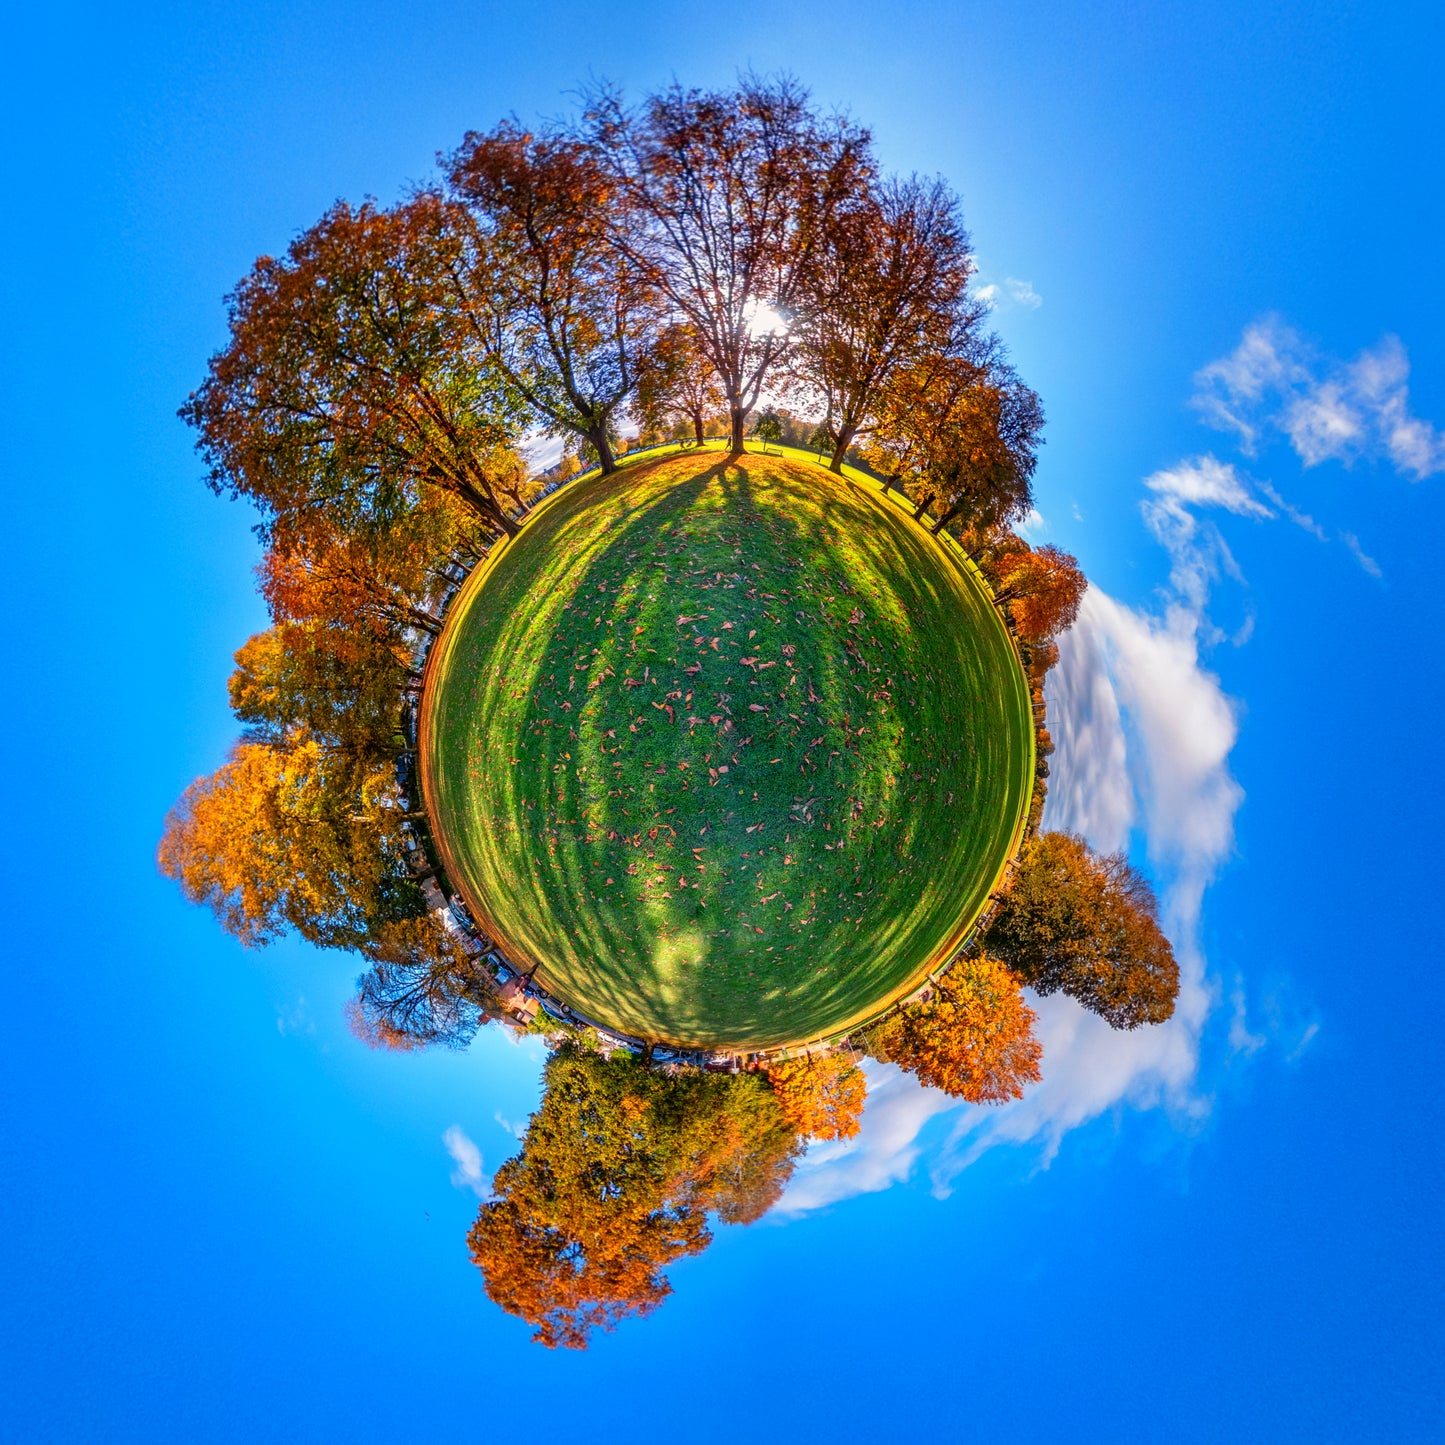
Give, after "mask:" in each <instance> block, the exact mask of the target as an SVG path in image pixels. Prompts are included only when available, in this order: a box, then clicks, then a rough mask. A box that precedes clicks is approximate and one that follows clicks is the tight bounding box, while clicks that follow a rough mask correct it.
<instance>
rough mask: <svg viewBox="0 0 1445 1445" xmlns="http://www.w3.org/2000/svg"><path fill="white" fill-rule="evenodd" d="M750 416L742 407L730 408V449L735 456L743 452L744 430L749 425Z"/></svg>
mask: <svg viewBox="0 0 1445 1445" xmlns="http://www.w3.org/2000/svg"><path fill="white" fill-rule="evenodd" d="M747 420H748V414H747V412H745V411H744V410H743V409H742V407H740V406H730V407H729V408H728V449H729V450H730V451H731V452H732V454H733V455H734V456H737V455H738V454H739V453H741V452H742V451H743V428H744V427H745V426H746V425H747Z"/></svg>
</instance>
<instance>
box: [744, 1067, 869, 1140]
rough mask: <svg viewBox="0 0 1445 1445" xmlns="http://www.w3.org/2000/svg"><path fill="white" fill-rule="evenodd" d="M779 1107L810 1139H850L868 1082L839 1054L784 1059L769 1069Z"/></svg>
mask: <svg viewBox="0 0 1445 1445" xmlns="http://www.w3.org/2000/svg"><path fill="white" fill-rule="evenodd" d="M768 1082H769V1083H770V1084H771V1085H772V1086H773V1093H774V1094H775V1095H776V1096H777V1100H778V1107H779V1108H780V1109H781V1110H782V1111H783V1118H785V1119H786V1120H787V1121H788V1123H789V1124H790V1125H792V1127H793V1128H794V1129H796V1130H797V1131H798V1133H799V1134H803V1135H806V1136H807V1137H808V1138H810V1139H851V1138H852V1137H853V1136H854V1135H855V1134H856V1133H857V1132H858V1125H859V1121H860V1120H861V1118H862V1116H863V1103H864V1100H865V1099H866V1098H867V1097H868V1084H867V1081H866V1080H865V1079H864V1077H863V1071H862V1070H861V1069H860V1068H858V1067H857V1065H855V1064H854V1063H853V1062H852V1061H851V1060H849V1059H846V1058H844V1057H843V1056H842V1055H840V1054H836V1053H832V1054H822V1055H818V1056H814V1055H812V1054H807V1055H804V1057H802V1058H800V1059H786V1060H784V1061H783V1062H782V1063H778V1064H774V1065H772V1067H771V1068H769V1070H768Z"/></svg>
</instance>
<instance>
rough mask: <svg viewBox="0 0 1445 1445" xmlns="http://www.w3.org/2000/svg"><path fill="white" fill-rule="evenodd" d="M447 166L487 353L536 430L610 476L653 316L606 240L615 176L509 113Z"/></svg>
mask: <svg viewBox="0 0 1445 1445" xmlns="http://www.w3.org/2000/svg"><path fill="white" fill-rule="evenodd" d="M447 169H448V183H449V186H450V190H451V194H452V195H453V196H454V197H455V198H456V199H457V200H458V201H459V203H460V204H461V206H462V207H463V208H464V210H465V211H466V213H467V215H468V216H469V217H470V219H471V221H472V223H473V227H474V230H473V232H472V235H471V240H470V244H469V247H468V252H467V259H466V263H465V264H464V265H463V266H462V267H460V268H459V269H458V273H457V274H458V284H459V287H460V290H461V293H462V295H463V296H464V298H465V302H466V304H467V305H468V306H469V307H470V308H471V311H472V314H473V316H474V317H475V318H476V320H477V324H478V326H479V327H480V328H481V330H482V331H483V333H484V334H485V336H486V339H487V345H488V347H489V349H490V350H491V352H492V353H493V354H494V355H495V357H496V358H497V361H498V364H499V365H500V366H501V367H502V369H503V370H504V371H505V373H506V375H507V377H508V379H509V380H510V381H511V382H512V384H513V385H514V386H515V388H516V389H517V391H518V392H519V393H520V394H521V395H522V396H523V397H524V398H525V399H526V401H527V403H528V405H529V406H530V407H531V409H532V411H533V412H534V413H535V415H536V416H537V418H538V419H539V420H540V421H541V422H542V423H543V425H544V426H546V427H547V428H548V429H550V430H551V431H552V432H553V433H554V434H561V435H568V434H571V435H575V436H578V437H581V438H582V439H584V440H585V442H586V443H587V445H588V447H590V448H591V450H592V451H593V452H594V453H595V455H596V456H597V458H598V460H599V462H600V463H601V466H602V471H603V472H604V473H609V472H612V471H613V470H615V468H616V462H615V460H614V458H613V451H612V441H611V433H612V432H613V431H614V430H615V422H616V419H617V417H618V416H619V413H620V409H621V408H622V407H623V405H624V403H625V402H626V401H627V399H628V397H629V396H630V395H631V394H632V392H633V389H634V387H635V385H636V381H637V367H638V357H639V354H640V353H642V352H643V351H644V350H645V349H646V342H647V338H648V336H649V334H650V332H651V330H652V326H653V320H654V307H653V306H652V304H651V300H652V298H651V293H650V290H649V288H648V286H646V285H645V284H644V282H643V278H642V276H641V274H640V272H639V270H638V268H637V266H636V265H635V263H634V262H633V261H632V260H630V259H629V257H628V255H627V252H626V249H625V248H619V247H618V246H616V245H614V244H613V225H612V215H611V213H612V211H613V209H614V207H615V204H616V198H615V196H614V188H615V183H614V182H613V180H612V179H611V178H610V177H609V175H608V174H607V172H606V170H605V169H604V167H603V166H602V164H601V162H600V160H599V158H598V156H597V153H596V151H595V150H594V149H593V148H592V147H591V146H590V145H588V144H587V143H586V142H585V141H584V140H583V139H581V138H580V137H579V136H576V135H573V134H568V133H567V132H565V131H563V130H560V129H555V128H554V129H550V130H543V131H538V132H531V131H525V130H523V129H522V128H521V127H520V126H519V125H518V124H517V122H516V121H515V120H508V121H504V122H503V123H502V124H501V125H499V126H497V127H496V129H495V130H492V131H490V132H488V133H487V134H485V135H482V134H477V133H475V132H473V133H471V134H469V135H468V136H467V138H466V139H465V140H464V141H463V143H462V145H461V147H460V148H459V149H458V150H457V151H456V153H455V154H454V155H453V156H452V157H451V158H450V160H449V161H448V165H447Z"/></svg>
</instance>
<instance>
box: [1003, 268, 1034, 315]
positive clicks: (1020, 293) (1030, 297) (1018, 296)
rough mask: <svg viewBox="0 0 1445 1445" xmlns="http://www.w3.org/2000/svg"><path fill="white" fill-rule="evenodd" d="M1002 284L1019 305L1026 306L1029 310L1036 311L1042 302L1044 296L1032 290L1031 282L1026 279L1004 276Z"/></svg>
mask: <svg viewBox="0 0 1445 1445" xmlns="http://www.w3.org/2000/svg"><path fill="white" fill-rule="evenodd" d="M1003 284H1004V285H1005V286H1007V287H1008V294H1009V295H1010V296H1012V297H1013V299H1014V300H1015V301H1017V302H1018V304H1019V305H1020V306H1027V307H1028V308H1029V309H1030V310H1031V311H1036V310H1037V309H1038V308H1039V307H1040V306H1042V305H1043V304H1044V298H1043V297H1042V296H1040V295H1039V293H1038V292H1037V291H1035V290H1034V288H1033V285H1032V283H1030V282H1028V281H1020V280H1019V279H1018V277H1017V276H1005V277H1004V282H1003Z"/></svg>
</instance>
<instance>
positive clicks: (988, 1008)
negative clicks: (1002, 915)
mask: <svg viewBox="0 0 1445 1445" xmlns="http://www.w3.org/2000/svg"><path fill="white" fill-rule="evenodd" d="M1035 1018H1036V1015H1035V1014H1034V1011H1033V1010H1032V1009H1031V1008H1030V1007H1029V1006H1028V1004H1026V1003H1025V1002H1024V999H1023V995H1022V993H1021V992H1020V991H1019V985H1018V980H1017V979H1016V978H1015V977H1014V976H1013V974H1012V973H1010V972H1009V970H1008V969H1007V968H1006V967H1004V965H1003V964H1002V963H1000V962H999V961H998V960H997V959H995V958H991V957H989V956H988V955H987V954H978V955H976V956H974V957H971V958H964V959H961V960H960V961H959V962H958V963H957V964H955V965H954V966H953V967H952V968H951V969H950V970H949V971H948V973H947V974H945V975H944V977H943V978H942V979H940V980H938V981H937V982H936V983H935V984H934V985H933V987H932V989H931V991H930V995H929V996H928V997H927V998H926V999H924V1000H922V1001H920V1002H917V1003H910V1004H906V1005H904V1007H902V1008H900V1009H897V1010H896V1011H895V1012H893V1013H891V1014H889V1015H888V1016H887V1018H885V1019H884V1020H883V1022H882V1023H881V1024H879V1025H877V1026H876V1027H875V1028H874V1030H873V1032H872V1034H871V1035H870V1038H869V1047H870V1048H871V1049H872V1051H873V1052H874V1053H875V1054H876V1055H877V1056H878V1057H879V1058H881V1059H884V1060H886V1061H888V1062H890V1063H894V1064H897V1065H898V1066H899V1068H901V1069H904V1070H906V1071H907V1072H908V1073H910V1074H916V1075H917V1076H918V1078H919V1080H920V1081H921V1082H923V1083H924V1084H927V1085H928V1086H929V1087H930V1088H934V1089H941V1090H942V1091H943V1092H944V1093H945V1094H952V1095H954V1096H955V1097H957V1098H961V1099H966V1100H968V1102H969V1103H971V1104H1002V1103H1006V1102H1007V1101H1008V1100H1010V1099H1021V1098H1023V1092H1024V1085H1025V1084H1036V1083H1038V1081H1039V1078H1040V1074H1039V1060H1040V1059H1041V1058H1042V1056H1043V1049H1042V1047H1041V1046H1040V1044H1039V1042H1038V1040H1037V1039H1036V1038H1034V1034H1033V1026H1034V1022H1035Z"/></svg>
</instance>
